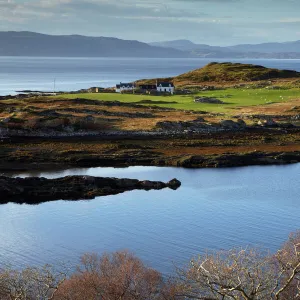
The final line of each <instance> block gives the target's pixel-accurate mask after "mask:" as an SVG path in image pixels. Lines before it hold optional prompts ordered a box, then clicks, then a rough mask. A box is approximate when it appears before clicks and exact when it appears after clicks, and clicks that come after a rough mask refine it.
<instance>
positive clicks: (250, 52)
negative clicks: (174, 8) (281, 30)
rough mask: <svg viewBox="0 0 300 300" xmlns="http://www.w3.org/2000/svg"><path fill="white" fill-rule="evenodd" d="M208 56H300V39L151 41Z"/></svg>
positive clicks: (200, 55)
mask: <svg viewBox="0 0 300 300" xmlns="http://www.w3.org/2000/svg"><path fill="white" fill-rule="evenodd" d="M150 45H151V46H156V47H162V48H173V49H177V50H180V51H185V52H187V53H190V54H192V55H193V56H198V57H207V58H300V41H296V42H287V43H264V44H257V45H255V44H254V45H251V44H244V45H236V46H229V47H219V46H209V45H205V44H195V43H193V42H191V41H189V40H175V41H165V42H154V43H150Z"/></svg>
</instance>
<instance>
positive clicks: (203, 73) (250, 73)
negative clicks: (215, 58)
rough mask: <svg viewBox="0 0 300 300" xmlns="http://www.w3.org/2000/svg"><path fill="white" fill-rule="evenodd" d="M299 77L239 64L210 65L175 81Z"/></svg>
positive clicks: (298, 75)
mask: <svg viewBox="0 0 300 300" xmlns="http://www.w3.org/2000/svg"><path fill="white" fill-rule="evenodd" d="M296 77H300V73H299V72H296V71H291V70H278V69H270V68H266V67H263V66H258V65H251V64H240V63H227V62H226V63H214V62H213V63H210V64H208V65H206V66H205V67H203V68H201V69H197V70H194V71H191V72H188V73H185V74H182V75H179V76H177V77H175V80H176V81H191V82H194V83H201V82H207V81H213V82H228V81H234V82H236V81H241V82H245V81H246V82H247V81H258V80H268V79H283V78H296Z"/></svg>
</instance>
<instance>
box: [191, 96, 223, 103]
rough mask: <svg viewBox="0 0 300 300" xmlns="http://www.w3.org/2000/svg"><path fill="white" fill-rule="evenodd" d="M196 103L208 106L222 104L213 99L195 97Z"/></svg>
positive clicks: (220, 101)
mask: <svg viewBox="0 0 300 300" xmlns="http://www.w3.org/2000/svg"><path fill="white" fill-rule="evenodd" d="M194 102H196V103H209V104H224V103H225V102H223V101H222V100H219V99H217V98H213V97H196V98H195V99H194Z"/></svg>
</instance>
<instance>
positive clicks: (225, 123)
mask: <svg viewBox="0 0 300 300" xmlns="http://www.w3.org/2000/svg"><path fill="white" fill-rule="evenodd" d="M220 126H221V127H223V128H226V129H240V128H241V125H240V124H239V123H236V122H234V121H232V120H223V121H221V122H220Z"/></svg>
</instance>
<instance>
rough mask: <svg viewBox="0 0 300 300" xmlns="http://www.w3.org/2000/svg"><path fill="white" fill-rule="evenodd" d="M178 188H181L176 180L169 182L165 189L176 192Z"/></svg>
mask: <svg viewBox="0 0 300 300" xmlns="http://www.w3.org/2000/svg"><path fill="white" fill-rule="evenodd" d="M180 186H181V182H180V181H179V180H178V179H176V178H174V179H172V180H170V181H169V182H168V183H167V187H168V188H170V189H172V190H177V189H178V188H180Z"/></svg>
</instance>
